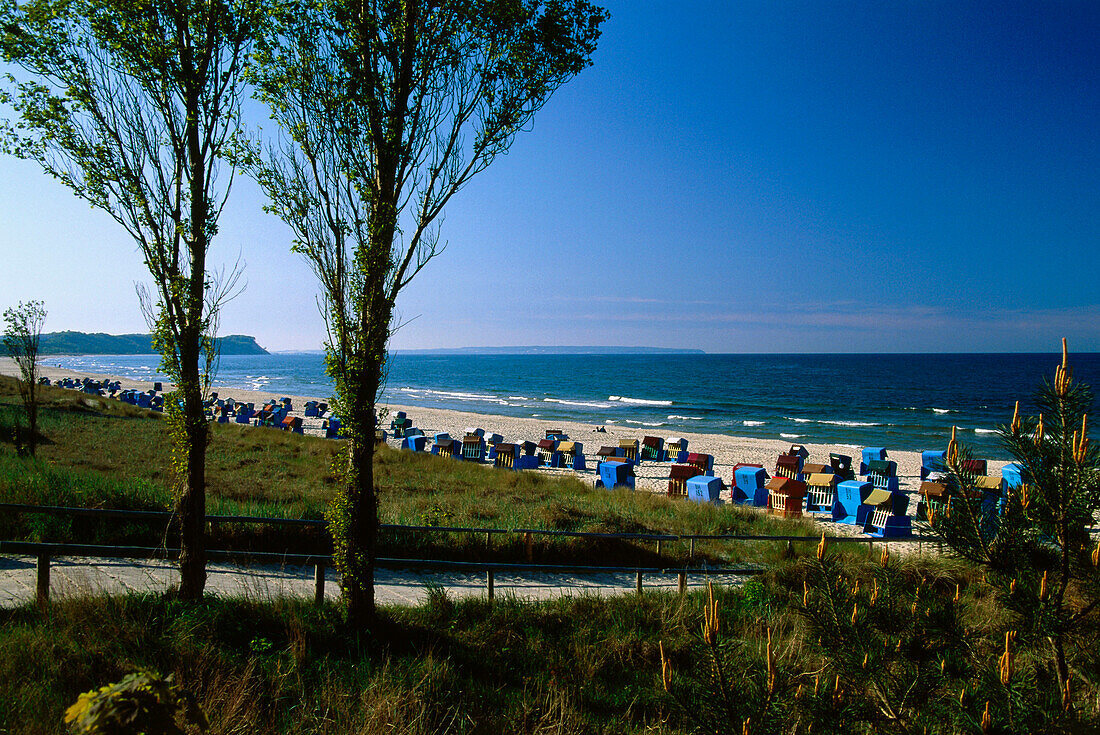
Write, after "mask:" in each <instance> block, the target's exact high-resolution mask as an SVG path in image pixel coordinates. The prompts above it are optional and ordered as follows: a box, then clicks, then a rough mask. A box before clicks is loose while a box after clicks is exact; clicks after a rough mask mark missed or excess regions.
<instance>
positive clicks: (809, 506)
mask: <svg viewBox="0 0 1100 735" xmlns="http://www.w3.org/2000/svg"><path fill="white" fill-rule="evenodd" d="M838 481H839V478H838V477H837V476H836V475H834V474H833V473H831V472H812V473H810V474H808V475H806V510H807V511H808V512H810V513H832V512H833V504H834V503H836V486H837V482H838Z"/></svg>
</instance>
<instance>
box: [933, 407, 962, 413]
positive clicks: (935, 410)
mask: <svg viewBox="0 0 1100 735" xmlns="http://www.w3.org/2000/svg"><path fill="white" fill-rule="evenodd" d="M932 413H956V412H955V411H952V410H951V409H950V408H933V409H932Z"/></svg>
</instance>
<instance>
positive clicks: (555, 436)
mask: <svg viewBox="0 0 1100 735" xmlns="http://www.w3.org/2000/svg"><path fill="white" fill-rule="evenodd" d="M543 438H545V439H552V440H554V441H559V442H560V441H562V440H564V439H568V438H569V436H568V435H567V434H566V433H565V429H547V430H546V432H545V433H544V434H543Z"/></svg>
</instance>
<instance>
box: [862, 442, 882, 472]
mask: <svg viewBox="0 0 1100 735" xmlns="http://www.w3.org/2000/svg"><path fill="white" fill-rule="evenodd" d="M873 460H878V461H880V462H884V461H886V447H864V448H863V452H862V453H861V455H860V461H859V474H861V475H866V474H867V472H868V467H869V466H870V464H871V462H872V461H873Z"/></svg>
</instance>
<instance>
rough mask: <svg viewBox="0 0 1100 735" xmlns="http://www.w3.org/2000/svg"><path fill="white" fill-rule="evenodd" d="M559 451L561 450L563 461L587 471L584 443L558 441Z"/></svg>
mask: <svg viewBox="0 0 1100 735" xmlns="http://www.w3.org/2000/svg"><path fill="white" fill-rule="evenodd" d="M558 451H559V452H561V463H562V465H563V466H564V467H569V468H571V469H573V470H576V471H578V472H585V471H587V469H588V468H587V467H586V465H585V461H584V445H583V444H581V443H580V442H574V441H562V442H558Z"/></svg>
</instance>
